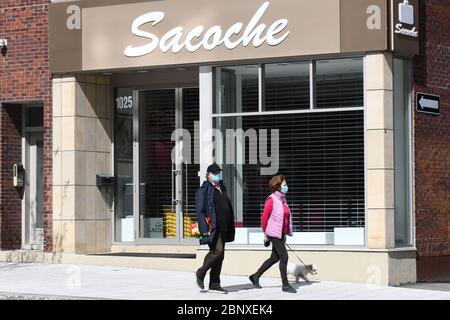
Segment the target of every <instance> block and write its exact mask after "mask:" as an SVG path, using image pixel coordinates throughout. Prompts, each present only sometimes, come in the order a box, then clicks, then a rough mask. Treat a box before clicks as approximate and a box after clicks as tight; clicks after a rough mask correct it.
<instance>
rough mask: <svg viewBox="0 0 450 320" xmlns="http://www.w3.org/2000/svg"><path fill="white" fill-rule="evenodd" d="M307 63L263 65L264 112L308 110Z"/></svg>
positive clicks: (308, 83)
mask: <svg viewBox="0 0 450 320" xmlns="http://www.w3.org/2000/svg"><path fill="white" fill-rule="evenodd" d="M309 87H310V81H309V63H308V62H306V63H305V62H294V63H274V64H266V65H264V103H263V110H264V111H281V110H300V109H309V108H310V91H309Z"/></svg>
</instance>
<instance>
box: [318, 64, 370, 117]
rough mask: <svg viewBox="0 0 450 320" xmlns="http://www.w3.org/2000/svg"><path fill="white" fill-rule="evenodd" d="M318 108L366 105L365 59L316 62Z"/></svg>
mask: <svg viewBox="0 0 450 320" xmlns="http://www.w3.org/2000/svg"><path fill="white" fill-rule="evenodd" d="M315 84H316V108H317V109H327V108H346V107H362V106H364V81H363V59H362V58H351V59H333V60H319V61H317V62H316V73H315Z"/></svg>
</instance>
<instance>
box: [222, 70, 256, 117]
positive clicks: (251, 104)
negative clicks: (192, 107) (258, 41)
mask: <svg viewBox="0 0 450 320" xmlns="http://www.w3.org/2000/svg"><path fill="white" fill-rule="evenodd" d="M214 78H215V85H216V88H217V89H216V92H215V93H216V96H215V97H216V103H215V105H214V106H215V107H214V113H241V112H257V111H258V110H259V66H258V65H248V66H238V67H223V68H215V77H214Z"/></svg>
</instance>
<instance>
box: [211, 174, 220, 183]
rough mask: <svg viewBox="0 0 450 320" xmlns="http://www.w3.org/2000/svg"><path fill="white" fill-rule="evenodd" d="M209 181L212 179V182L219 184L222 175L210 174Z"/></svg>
mask: <svg viewBox="0 0 450 320" xmlns="http://www.w3.org/2000/svg"><path fill="white" fill-rule="evenodd" d="M211 179H212V180H213V181H214V182H220V181H222V174H221V173H218V174H212V175H211Z"/></svg>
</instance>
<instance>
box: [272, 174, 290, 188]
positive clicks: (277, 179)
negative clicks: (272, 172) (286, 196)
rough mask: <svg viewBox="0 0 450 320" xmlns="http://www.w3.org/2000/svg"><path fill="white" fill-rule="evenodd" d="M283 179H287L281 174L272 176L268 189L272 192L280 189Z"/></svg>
mask: <svg viewBox="0 0 450 320" xmlns="http://www.w3.org/2000/svg"><path fill="white" fill-rule="evenodd" d="M283 181H287V180H286V177H285V176H283V175H281V174H280V175H277V176H273V177H272V179H270V181H269V190H270V191H272V192H275V191H279V190H280V189H281V184H282V183H283Z"/></svg>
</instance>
